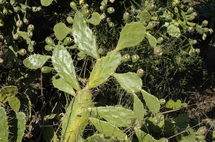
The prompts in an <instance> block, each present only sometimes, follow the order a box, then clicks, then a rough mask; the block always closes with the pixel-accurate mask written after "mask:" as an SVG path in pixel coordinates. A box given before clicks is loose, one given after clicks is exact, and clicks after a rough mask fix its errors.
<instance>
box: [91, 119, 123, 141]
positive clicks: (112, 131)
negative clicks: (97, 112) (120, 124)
mask: <svg viewBox="0 0 215 142" xmlns="http://www.w3.org/2000/svg"><path fill="white" fill-rule="evenodd" d="M89 120H90V122H91V123H92V124H93V125H94V126H95V127H96V129H97V130H98V131H99V132H100V133H102V134H104V135H105V136H106V137H116V138H118V139H119V140H126V139H127V135H126V134H125V133H123V132H122V131H121V130H120V129H119V128H117V127H116V126H114V125H112V124H110V123H108V122H105V121H102V120H99V119H96V118H92V117H90V118H89Z"/></svg>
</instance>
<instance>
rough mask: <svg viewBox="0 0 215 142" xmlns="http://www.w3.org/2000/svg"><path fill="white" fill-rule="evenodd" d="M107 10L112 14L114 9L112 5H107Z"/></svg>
mask: <svg viewBox="0 0 215 142" xmlns="http://www.w3.org/2000/svg"><path fill="white" fill-rule="evenodd" d="M107 12H108V13H109V14H113V13H114V12H115V9H114V8H113V7H108V8H107Z"/></svg>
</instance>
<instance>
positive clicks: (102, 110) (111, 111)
mask: <svg viewBox="0 0 215 142" xmlns="http://www.w3.org/2000/svg"><path fill="white" fill-rule="evenodd" d="M92 111H93V112H95V113H96V114H97V115H99V116H100V117H101V118H104V119H105V120H107V121H108V122H109V123H111V124H113V125H115V126H118V127H129V126H131V125H132V123H134V121H135V119H136V117H135V115H134V112H133V111H132V110H129V109H125V108H124V107H122V106H107V107H94V108H92Z"/></svg>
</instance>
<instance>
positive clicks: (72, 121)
mask: <svg viewBox="0 0 215 142" xmlns="http://www.w3.org/2000/svg"><path fill="white" fill-rule="evenodd" d="M91 105H92V95H91V93H90V90H87V89H83V90H81V91H78V93H77V95H76V96H75V97H74V98H73V101H72V102H71V103H70V105H69V107H68V109H67V111H66V114H65V116H64V120H63V124H62V136H61V140H62V142H68V141H69V142H76V141H77V140H78V137H79V135H81V134H82V133H83V131H84V129H85V127H86V125H87V123H88V118H89V116H90V111H89V110H88V108H89V107H90V106H91Z"/></svg>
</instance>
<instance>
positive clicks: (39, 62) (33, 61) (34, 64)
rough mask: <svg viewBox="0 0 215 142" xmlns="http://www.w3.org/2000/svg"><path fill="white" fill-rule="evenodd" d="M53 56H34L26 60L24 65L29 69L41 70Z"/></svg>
mask: <svg viewBox="0 0 215 142" xmlns="http://www.w3.org/2000/svg"><path fill="white" fill-rule="evenodd" d="M48 59H51V56H48V55H40V54H33V55H30V56H28V57H27V58H25V59H24V61H23V64H24V65H25V66H26V67H27V68H29V69H38V68H41V67H42V66H43V65H44V64H45V63H46V61H47V60H48Z"/></svg>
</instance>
